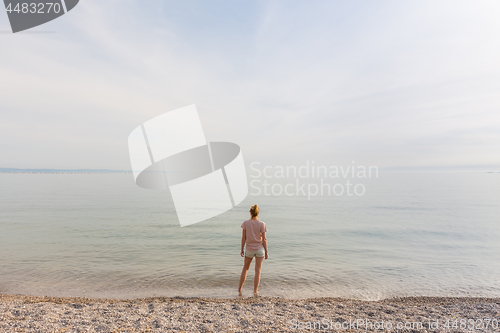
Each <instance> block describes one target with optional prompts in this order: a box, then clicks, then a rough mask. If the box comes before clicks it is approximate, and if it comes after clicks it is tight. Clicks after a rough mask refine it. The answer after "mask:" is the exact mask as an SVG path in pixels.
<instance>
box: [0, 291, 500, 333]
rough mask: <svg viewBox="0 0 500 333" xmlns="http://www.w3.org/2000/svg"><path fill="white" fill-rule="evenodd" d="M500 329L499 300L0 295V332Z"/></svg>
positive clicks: (487, 330)
mask: <svg viewBox="0 0 500 333" xmlns="http://www.w3.org/2000/svg"><path fill="white" fill-rule="evenodd" d="M291 331H318V332H374V331H377V332H387V331H391V332H443V331H449V332H463V331H468V332H472V331H477V332H500V298H447V297H406V298H393V299H386V300H381V301H359V300H350V299H339V298H316V299H303V300H292V299H282V298H269V297H256V298H254V297H249V298H234V299H213V298H212V299H205V298H180V297H175V298H162V297H156V298H141V299H132V300H113V299H92V298H70V297H61V298H60V297H32V296H22V295H0V332H68V333H69V332H291Z"/></svg>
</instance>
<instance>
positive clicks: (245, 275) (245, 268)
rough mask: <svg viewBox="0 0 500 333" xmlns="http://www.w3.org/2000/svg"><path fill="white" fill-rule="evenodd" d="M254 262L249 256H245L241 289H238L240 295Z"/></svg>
mask: <svg viewBox="0 0 500 333" xmlns="http://www.w3.org/2000/svg"><path fill="white" fill-rule="evenodd" d="M252 260H253V258H248V257H247V256H245V264H244V265H243V269H242V270H241V276H240V287H239V288H238V292H239V293H241V289H242V288H243V284H244V283H245V280H246V279H247V273H248V270H249V269H250V264H251V263H252ZM261 265H262V264H261Z"/></svg>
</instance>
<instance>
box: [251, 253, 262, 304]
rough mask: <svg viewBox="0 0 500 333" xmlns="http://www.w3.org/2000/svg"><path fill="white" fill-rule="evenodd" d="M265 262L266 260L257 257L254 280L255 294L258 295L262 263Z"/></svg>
mask: <svg viewBox="0 0 500 333" xmlns="http://www.w3.org/2000/svg"><path fill="white" fill-rule="evenodd" d="M263 262H264V258H263V257H262V258H259V257H255V278H254V279H253V294H254V295H257V292H258V291H259V283H260V272H261V270H262V263H263Z"/></svg>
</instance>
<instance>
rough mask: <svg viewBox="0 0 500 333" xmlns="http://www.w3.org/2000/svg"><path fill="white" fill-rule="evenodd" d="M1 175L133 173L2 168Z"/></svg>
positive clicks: (100, 170)
mask: <svg viewBox="0 0 500 333" xmlns="http://www.w3.org/2000/svg"><path fill="white" fill-rule="evenodd" d="M0 173H28V174H29V173H31V174H37V173H51V174H61V173H67V174H95V173H99V174H103V173H132V171H131V170H111V169H18V168H0Z"/></svg>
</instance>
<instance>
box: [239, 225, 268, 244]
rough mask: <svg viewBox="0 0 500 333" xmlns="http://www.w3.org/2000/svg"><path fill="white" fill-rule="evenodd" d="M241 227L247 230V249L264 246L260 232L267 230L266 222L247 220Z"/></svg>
mask: <svg viewBox="0 0 500 333" xmlns="http://www.w3.org/2000/svg"><path fill="white" fill-rule="evenodd" d="M241 227H242V228H243V229H244V230H246V232H247V251H257V250H260V249H262V248H263V247H264V245H263V244H262V234H261V233H263V232H267V228H266V224H265V223H264V222H262V221H259V220H247V221H245V222H243V224H242V225H241Z"/></svg>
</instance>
